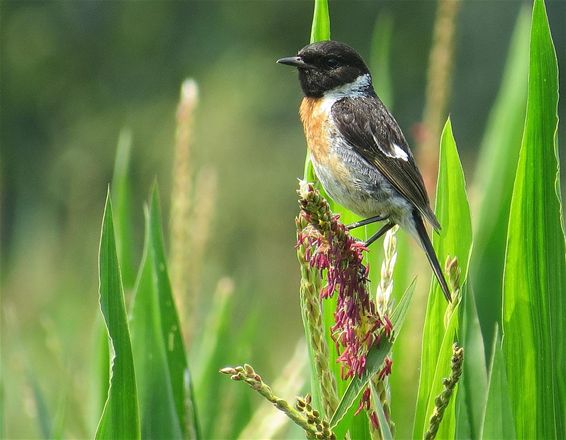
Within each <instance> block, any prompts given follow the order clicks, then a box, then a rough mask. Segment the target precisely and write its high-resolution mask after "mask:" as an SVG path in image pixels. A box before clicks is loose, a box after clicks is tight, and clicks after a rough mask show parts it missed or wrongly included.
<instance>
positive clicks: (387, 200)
mask: <svg viewBox="0 0 566 440" xmlns="http://www.w3.org/2000/svg"><path fill="white" fill-rule="evenodd" d="M329 150H330V151H329V154H328V155H327V156H326V158H325V161H324V163H321V162H320V161H318V160H317V159H316V158H315V157H314V155H313V156H312V162H313V166H314V169H315V172H316V175H317V177H318V178H319V180H320V182H321V184H322V186H323V187H324V189H325V191H326V192H327V193H328V194H329V195H330V197H332V199H333V200H334V201H336V202H338V203H339V204H340V205H342V206H344V207H345V208H347V209H349V210H350V211H352V212H354V213H355V214H358V215H359V216H361V217H365V218H368V217H373V216H377V215H379V216H387V217H389V218H390V219H391V220H393V221H394V222H395V223H403V221H402V219H404V218H406V216H407V214H408V213H410V212H411V210H412V208H411V205H410V204H409V203H408V202H407V201H406V200H405V199H404V198H403V197H401V196H400V195H399V193H398V192H397V190H395V189H394V188H393V187H392V186H391V184H390V183H389V182H388V181H387V180H386V179H385V177H383V176H382V175H381V173H380V172H379V171H378V170H377V169H375V168H374V167H371V166H370V165H369V164H368V163H367V162H366V161H365V160H364V159H363V158H361V157H359V156H358V155H357V154H356V153H354V152H353V151H352V150H351V149H350V148H349V147H348V146H346V145H340V144H338V143H336V142H335V143H334V145H333V146H331V147H330V149H329Z"/></svg>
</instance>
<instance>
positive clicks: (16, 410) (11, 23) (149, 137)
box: [0, 1, 566, 438]
mask: <svg viewBox="0 0 566 440" xmlns="http://www.w3.org/2000/svg"><path fill="white" fill-rule="evenodd" d="M520 6H521V2H518V1H517V2H489V3H487V2H464V4H463V5H462V11H461V13H460V16H459V23H458V26H459V28H458V32H457V42H456V43H457V47H456V59H455V71H454V78H453V90H454V91H453V97H452V101H451V104H450V106H449V109H450V111H451V113H452V114H453V116H452V121H453V123H454V126H455V127H457V137H458V147H459V150H460V153H461V155H462V156H463V157H462V159H463V162H464V163H463V165H464V168H465V169H468V170H470V169H471V168H472V167H473V165H474V162H475V158H476V155H477V150H478V145H479V143H480V141H481V140H482V133H483V132H484V125H485V122H486V119H487V117H488V114H489V109H490V107H491V105H492V104H493V101H494V98H495V95H496V92H497V90H498V88H499V85H500V83H501V80H502V72H503V64H504V61H505V59H506V54H507V48H508V45H509V40H510V35H511V33H512V29H513V27H514V23H515V20H516V16H517V13H518V11H519V8H520ZM547 7H548V15H549V19H550V25H551V29H553V31H554V32H555V35H554V40H555V45H556V52H557V55H558V61H559V64H561V65H565V63H566V37H565V34H564V27H563V26H562V24H563V23H564V22H565V21H566V8H564V7H563V4H562V3H561V2H549V3H548V6H547ZM385 10H386V12H387V14H388V15H389V16H390V17H391V20H392V22H393V23H394V32H393V35H392V41H391V45H392V46H391V51H390V68H391V72H390V73H391V86H392V88H393V95H392V96H394V99H395V114H396V117H397V119H398V121H399V123H400V125H401V126H402V127H403V128H404V131H405V133H406V135H407V136H408V137H409V138H411V136H410V134H411V127H413V126H414V124H416V123H417V122H418V118H419V117H420V114H421V112H422V106H423V99H424V98H423V96H424V89H425V85H424V81H425V72H426V62H427V59H428V57H427V55H428V49H429V45H430V35H431V29H432V20H433V18H434V3H433V2H417V1H410V2H370V1H366V2H356V3H354V4H353V6H352V4H350V3H347V2H335V3H331V10H330V14H331V18H332V35H333V37H334V38H336V39H339V40H343V41H346V42H348V43H350V44H351V45H352V46H354V47H356V48H357V49H359V51H360V53H362V55H364V57H365V58H366V59H368V60H369V59H370V57H369V54H370V49H371V48H372V44H374V43H372V32H373V29H374V25H375V23H376V20H377V18H378V16H379V15H380V14H382V13H383V12H384V11H385ZM0 14H1V15H2V26H1V27H0V36H1V37H0V61H1V62H0V77H1V78H2V81H1V83H0V95H1V96H2V104H1V113H0V122H1V128H2V129H1V130H0V144H1V146H2V150H1V154H2V160H1V163H0V167H1V170H0V178H1V183H0V186H1V188H2V191H1V202H2V210H1V214H0V215H1V220H0V227H1V234H2V241H1V251H2V267H1V269H0V270H1V273H0V276H1V282H2V286H1V292H2V308H3V310H2V328H1V334H2V336H3V338H2V344H1V350H2V356H1V362H2V378H1V384H2V395H3V397H2V403H1V407H2V413H3V414H0V420H1V422H0V424H1V425H2V426H1V430H2V431H3V432H2V434H5V435H6V436H8V437H20V438H31V437H39V436H41V435H42V431H41V426H42V423H43V420H44V417H43V413H44V411H43V409H42V408H43V405H44V406H45V407H46V408H49V409H50V410H51V411H50V414H51V415H52V416H53V414H54V413H55V412H59V409H58V408H59V407H60V406H62V405H64V406H65V408H64V410H61V413H63V414H65V431H64V436H65V437H75V438H78V437H85V436H88V435H91V434H92V432H93V431H92V427H91V424H92V422H91V420H90V418H89V416H88V414H89V410H91V408H89V407H88V404H87V402H85V400H84V399H83V398H82V396H84V395H87V394H88V393H89V391H90V390H89V386H90V385H91V384H90V382H89V380H86V379H85V378H87V377H89V375H91V374H92V368H91V365H90V363H91V360H92V358H96V356H93V355H92V352H93V351H95V348H94V347H95V344H94V342H93V341H94V340H95V335H96V334H97V331H98V330H99V327H98V325H99V322H98V321H97V318H96V316H97V272H96V265H97V243H98V240H99V238H100V217H101V212H102V210H103V207H104V199H105V192H106V189H107V183H108V182H109V181H110V180H111V178H112V172H113V163H114V156H115V149H116V148H115V146H116V141H117V139H118V135H119V133H120V131H121V129H122V128H123V127H129V129H130V130H131V133H132V144H131V145H132V146H131V162H130V164H129V168H130V170H131V173H132V174H131V181H130V186H129V189H130V191H131V197H132V200H131V203H130V209H131V210H132V211H133V215H132V218H134V219H135V220H134V224H133V225H132V233H131V235H132V239H133V241H134V242H135V243H138V244H139V246H138V247H137V248H135V249H133V250H132V253H133V254H132V256H131V258H132V259H133V260H134V262H133V265H134V266H135V267H137V265H138V263H139V261H140V259H141V256H142V247H141V243H143V215H141V214H142V211H141V208H140V207H141V206H143V201H144V200H145V198H146V194H147V192H148V190H149V187H150V184H151V182H152V181H153V179H154V177H155V176H156V175H157V176H158V178H159V181H160V183H161V185H162V188H163V193H165V194H169V192H170V185H171V179H170V173H171V169H172V164H171V162H172V157H173V144H174V124H175V117H174V112H175V107H176V102H177V95H178V89H179V86H180V84H181V82H182V80H183V79H184V78H185V77H186V76H192V77H195V78H196V79H197V81H198V82H199V85H200V88H201V104H200V107H199V110H198V112H197V115H196V121H195V131H196V132H195V143H194V155H193V163H192V169H193V170H197V169H200V168H202V167H203V165H209V166H213V167H214V168H215V169H216V171H217V174H218V199H217V201H216V214H215V216H214V219H213V225H212V229H211V231H212V238H211V241H210V243H209V245H208V247H207V249H206V254H205V258H206V264H204V265H203V276H202V283H201V285H202V288H201V289H202V291H203V292H202V293H203V295H201V297H202V298H204V300H203V304H201V309H200V311H201V313H200V314H198V315H197V320H198V322H197V323H196V324H195V328H201V327H202V326H203V325H204V323H205V322H206V316H205V314H204V311H205V310H208V309H209V306H210V303H211V302H212V296H213V295H212V294H211V292H213V291H214V290H215V285H216V283H217V280H218V279H219V278H220V277H222V276H225V275H228V276H230V277H232V278H233V279H234V281H235V285H236V289H235V291H234V293H233V298H231V306H230V307H231V309H230V314H231V319H232V325H234V326H238V327H236V330H235V331H234V330H232V333H235V334H230V336H229V337H228V338H226V340H224V341H220V343H219V345H218V346H216V347H215V352H214V354H213V355H211V356H220V355H219V354H220V353H221V354H223V355H222V356H221V357H219V359H221V360H219V361H218V362H220V361H222V362H225V361H226V359H227V358H226V356H228V353H230V356H231V357H230V358H229V359H230V362H232V363H238V362H244V361H246V360H248V359H250V358H251V357H253V359H254V365H255V366H256V367H257V368H258V369H260V370H262V371H265V372H267V373H268V374H270V375H273V376H275V375H276V374H277V372H279V371H280V370H281V365H282V364H284V363H285V361H286V359H287V357H288V356H289V353H291V352H292V350H293V347H294V346H295V342H296V340H297V338H298V337H299V335H300V334H301V330H302V326H301V324H300V312H299V309H298V295H297V282H298V279H299V275H298V271H297V270H296V269H297V264H296V259H295V250H294V248H293V245H294V233H295V231H294V224H293V218H294V216H295V214H296V200H295V188H296V181H295V177H297V176H299V175H301V174H302V166H303V158H304V140H303V136H302V130H301V128H300V125H299V123H298V118H297V115H296V108H295V107H293V104H294V103H296V104H297V105H298V101H299V99H300V90H299V87H298V85H297V83H296V80H295V78H294V77H292V75H291V74H290V73H289V71H287V70H285V69H281V68H280V67H279V66H276V65H275V63H274V61H275V59H277V58H279V57H281V56H285V55H291V54H293V53H294V52H296V50H298V49H299V48H300V47H302V46H303V45H304V44H306V43H307V42H308V41H307V40H308V35H309V29H310V23H311V17H312V4H311V2H306V1H305V2H284V1H275V2H268V1H265V2H246V1H218V2H197V1H189V2H141V3H138V2H45V3H39V2H38V3H36V2H16V1H8V2H2V3H1V4H0ZM561 81H562V84H563V82H564V76H563V77H562V78H561ZM562 89H563V90H564V89H566V87H562ZM378 93H379V90H378ZM565 105H566V104H565V103H564V100H562V101H561V102H560V103H559V114H560V115H562V116H563V119H564V114H565V109H566V108H565ZM559 130H560V133H559V137H562V139H565V138H566V137H565V135H564V134H565V130H566V124H562V126H561V127H560V129H559ZM561 148H562V149H563V148H564V147H563V146H562V147H561ZM562 157H565V154H562ZM468 175H470V174H469V173H468ZM163 200H164V202H165V204H167V203H168V199H167V198H163ZM163 211H164V212H168V209H167V206H165V207H164V210H163ZM166 236H167V235H166ZM409 246H412V245H408V246H407V247H409ZM408 252H409V251H407V253H408ZM415 254H416V253H415ZM400 258H401V257H400ZM418 258H421V256H420V254H419V257H418ZM289 274H296V276H290V275H289ZM426 277H428V273H427V275H426ZM424 279H428V278H424ZM405 283H407V284H406V285H400V286H398V289H396V290H398V291H400V292H402V291H403V288H404V287H406V286H407V285H408V280H405ZM126 287H127V286H126ZM426 287H427V286H426V282H424V281H423V278H422V277H421V278H420V280H419V282H418V284H417V293H416V294H415V296H418V295H419V294H420V295H421V296H422V293H423V291H424V290H426ZM125 294H126V298H128V297H129V296H130V295H131V292H130V291H128V289H127V290H126V292H125ZM207 302H208V304H207ZM418 304H419V303H418V301H417V302H416V305H415V306H413V307H412V309H415V311H414V312H413V311H410V313H411V314H414V313H416V314H417V315H418V316H417V319H416V320H415V321H416V322H419V320H420V321H421V322H422V316H423V310H422V309H418ZM259 309H261V310H262V311H264V312H263V313H261V314H260V313H258V312H257V310H259ZM250 315H252V316H255V317H256V318H254V320H253V321H254V323H253V325H252V324H247V326H243V327H242V326H240V324H241V323H242V322H243V321H244V319H247V317H248V316H250ZM410 329H412V331H413V332H414V333H415V338H418V336H416V335H418V334H419V333H420V331H421V329H420V327H419V326H418V325H413V326H411V327H410V328H409V327H408V328H407V331H409V330H410ZM242 334H244V335H245V337H244V336H242ZM250 335H253V337H252V336H250ZM240 338H242V339H243V340H246V341H251V340H253V344H252V343H248V344H247V345H245V344H243V345H239V344H237V343H236V341H238V340H240ZM199 339H202V335H200V334H197V335H195V340H197V341H198V340H199ZM273 340H277V349H276V350H275V349H273V347H272V341H273ZM192 350H193V349H192V348H191V350H190V351H192ZM194 350H197V348H195V349H194ZM416 350H418V348H416V349H415V351H416ZM498 353H499V352H498ZM497 356H499V354H497ZM497 359H499V358H496V361H497ZM408 361H410V359H408ZM403 369H405V370H406V372H404V374H406V375H407V377H408V378H409V379H410V380H413V383H416V382H415V381H416V378H415V376H416V373H415V372H416V371H417V364H416V363H415V362H413V363H412V364H411V363H410V362H409V363H406V364H404V366H403ZM501 371H503V370H502V369H501ZM411 372H412V374H411ZM30 377H31V378H32V379H30ZM411 378H412V379H411ZM498 380H499V381H500V380H501V379H498ZM219 386H221V387H223V388H221V389H220V390H219V391H218V392H219V393H222V394H223V395H225V396H226V401H225V402H223V404H224V405H230V404H233V405H236V404H238V405H240V406H241V407H242V411H248V412H249V411H250V407H251V405H252V403H250V402H251V400H250V398H249V396H248V393H246V392H245V391H246V390H244V392H242V393H241V394H239V391H226V390H229V389H230V388H231V386H230V384H228V385H227V386H226V388H224V385H219ZM39 390H41V397H40V398H39V399H38V398H37V396H38V395H39V394H38V391H39ZM34 395H35V396H36V397H34ZM413 399H414V396H413ZM40 400H41V402H42V403H41V405H42V407H41V408H38V407H37V404H36V403H37V402H38V401H40ZM197 400H198V396H197ZM61 402H64V403H63V404H62V403H61ZM230 402H232V403H230ZM235 402H238V403H235ZM256 403H257V401H253V404H256ZM394 405H395V402H394ZM410 405H411V403H408V404H407V406H410ZM399 407H401V405H399ZM53 423H54V422H53ZM398 429H399V431H398V432H400V433H403V432H405V431H404V430H406V429H408V428H406V427H405V428H403V427H401V426H399V427H398ZM235 432H236V431H235Z"/></svg>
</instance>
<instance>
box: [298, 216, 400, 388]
mask: <svg viewBox="0 0 566 440" xmlns="http://www.w3.org/2000/svg"><path fill="white" fill-rule="evenodd" d="M300 215H302V216H305V220H306V221H307V222H308V223H310V225H313V227H307V228H305V229H304V230H303V231H300V232H299V234H298V245H303V246H305V248H306V252H305V256H306V259H307V261H308V262H309V264H310V265H311V267H315V268H317V269H319V270H326V281H327V282H326V285H325V286H324V287H323V289H322V290H321V292H320V296H321V298H330V297H332V296H334V293H335V292H336V294H337V304H336V310H335V313H334V320H335V324H334V325H333V326H332V328H331V330H332V335H333V339H334V341H335V342H336V345H337V349H338V352H339V353H340V356H339V358H338V361H339V362H340V363H341V371H342V378H343V379H347V378H350V377H354V376H361V375H362V374H363V373H364V371H365V367H366V356H367V353H368V352H369V350H370V348H371V347H373V346H374V345H375V344H378V343H379V341H380V339H381V337H382V335H383V334H385V335H386V336H389V334H390V332H391V323H390V322H389V319H387V317H380V316H379V313H378V311H377V309H376V305H375V303H374V302H373V301H372V300H371V299H370V296H369V294H368V290H367V281H368V278H367V276H368V272H369V270H368V268H367V267H365V266H364V265H363V252H364V251H367V249H366V248H365V246H364V245H363V243H361V242H359V241H356V240H355V239H354V238H353V237H352V236H350V234H348V232H347V230H346V227H345V226H344V225H343V224H342V223H340V222H339V216H337V215H334V216H330V219H329V221H328V222H320V221H318V220H320V219H313V218H312V217H313V214H311V213H310V212H309V210H308V209H303V210H302V211H301V214H300ZM317 221H318V222H317ZM317 226H320V227H317Z"/></svg>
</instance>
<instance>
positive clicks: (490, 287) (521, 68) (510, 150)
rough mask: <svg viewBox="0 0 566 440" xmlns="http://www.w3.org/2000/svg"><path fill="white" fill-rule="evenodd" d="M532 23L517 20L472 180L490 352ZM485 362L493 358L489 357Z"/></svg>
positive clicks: (479, 298)
mask: <svg viewBox="0 0 566 440" xmlns="http://www.w3.org/2000/svg"><path fill="white" fill-rule="evenodd" d="M529 23H530V17H529V11H528V9H527V5H525V7H524V8H522V9H521V11H520V13H519V16H518V17H517V23H516V25H515V30H514V32H513V36H512V38H511V45H510V48H509V54H508V56H507V63H506V66H505V71H504V72H503V79H502V82H501V86H500V89H499V93H498V95H497V99H496V100H495V104H494V106H493V108H492V110H491V114H490V116H489V119H488V123H487V128H486V132H485V134H484V137H483V140H482V143H481V147H480V156H479V158H478V164H477V166H476V172H475V175H474V191H475V192H476V193H477V194H478V197H477V198H478V200H477V203H476V204H475V205H476V206H475V209H474V213H475V214H476V215H475V220H476V221H477V225H475V227H474V230H475V231H476V233H475V234H474V236H475V238H474V252H473V255H472V264H471V266H470V268H471V272H470V276H471V279H472V282H473V286H474V294H475V298H476V303H477V306H478V316H479V319H480V323H481V327H482V333H483V335H484V339H485V344H484V345H485V349H486V350H487V351H489V350H490V349H491V347H492V345H493V344H492V337H493V330H494V328H495V324H496V323H497V322H500V319H501V286H502V285H503V265H504V262H505V245H506V243H505V242H506V237H507V224H508V222H509V206H510V204H511V193H512V191H513V181H514V179H515V171H516V169H517V160H518V159H519V148H520V146H521V133H522V129H523V124H524V120H525V106H526V103H527V76H528V69H529V52H528V47H529ZM494 207H497V209H494ZM486 356H487V358H489V357H490V354H489V353H486ZM466 359H468V357H466Z"/></svg>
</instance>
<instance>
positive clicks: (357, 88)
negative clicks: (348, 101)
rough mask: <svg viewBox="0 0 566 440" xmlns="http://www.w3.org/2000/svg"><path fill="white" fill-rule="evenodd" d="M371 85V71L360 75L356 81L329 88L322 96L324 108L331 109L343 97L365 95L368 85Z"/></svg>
mask: <svg viewBox="0 0 566 440" xmlns="http://www.w3.org/2000/svg"><path fill="white" fill-rule="evenodd" d="M370 86H371V76H370V74H369V73H366V74H365V75H360V76H358V77H357V78H356V79H355V80H354V81H352V82H351V83H348V84H344V85H342V86H339V87H336V88H334V89H332V90H328V91H327V92H325V93H324V95H323V96H322V106H321V107H322V108H323V109H324V110H325V111H329V110H330V107H332V104H334V103H335V102H336V101H338V100H339V99H342V98H346V97H347V98H356V97H359V96H364V95H365V92H366V91H367V89H368V87H370Z"/></svg>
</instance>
